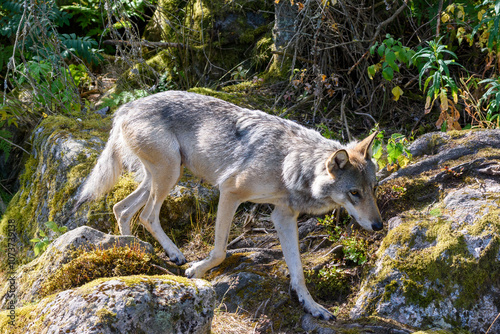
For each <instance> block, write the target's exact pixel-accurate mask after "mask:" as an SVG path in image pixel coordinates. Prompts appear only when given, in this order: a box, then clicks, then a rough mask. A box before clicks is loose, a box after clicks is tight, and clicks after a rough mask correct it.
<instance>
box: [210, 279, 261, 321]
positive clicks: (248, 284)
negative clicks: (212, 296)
mask: <svg viewBox="0 0 500 334" xmlns="http://www.w3.org/2000/svg"><path fill="white" fill-rule="evenodd" d="M263 281H264V278H263V277H262V276H260V275H258V274H254V273H250V272H239V273H235V274H231V275H223V276H219V277H217V278H216V279H215V280H213V281H212V284H213V287H214V289H215V293H216V294H217V299H218V300H220V301H221V303H222V304H223V305H224V306H223V307H222V309H223V310H224V311H227V312H236V311H237V309H238V307H239V306H241V305H246V304H248V302H249V300H250V299H251V298H252V295H254V294H257V293H259V292H261V291H262V287H261V283H262V282H263Z"/></svg>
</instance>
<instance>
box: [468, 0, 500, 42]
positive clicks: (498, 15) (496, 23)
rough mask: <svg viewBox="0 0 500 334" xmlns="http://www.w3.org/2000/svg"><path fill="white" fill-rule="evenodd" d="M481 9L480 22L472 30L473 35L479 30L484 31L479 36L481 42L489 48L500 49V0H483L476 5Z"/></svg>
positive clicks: (479, 13)
mask: <svg viewBox="0 0 500 334" xmlns="http://www.w3.org/2000/svg"><path fill="white" fill-rule="evenodd" d="M476 9H479V12H478V19H479V23H478V24H477V25H476V26H475V27H474V29H473V30H472V36H474V35H475V34H476V33H477V32H478V31H480V30H482V31H483V33H482V34H481V35H480V36H478V37H479V41H480V43H482V44H484V45H485V46H486V47H487V48H488V50H489V51H490V52H491V51H494V52H499V51H500V2H499V1H498V0H483V1H482V3H481V4H479V5H478V6H476Z"/></svg>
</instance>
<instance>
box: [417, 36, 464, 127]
mask: <svg viewBox="0 0 500 334" xmlns="http://www.w3.org/2000/svg"><path fill="white" fill-rule="evenodd" d="M441 40H442V38H440V39H439V40H437V41H429V42H427V44H428V46H427V47H424V48H422V49H421V50H420V51H418V52H417V53H415V55H414V56H413V58H412V60H413V62H414V63H415V64H417V66H418V68H419V75H418V80H419V84H420V88H421V89H422V91H423V92H424V93H427V97H426V101H425V112H426V113H429V112H430V110H431V107H432V105H433V104H434V102H435V101H436V99H437V98H439V101H440V108H441V115H440V117H439V119H438V121H437V122H436V125H437V126H438V127H440V126H441V125H443V126H444V128H445V129H446V130H452V129H456V130H460V129H461V127H460V125H459V124H458V119H459V118H460V113H459V112H458V110H457V109H456V108H455V107H454V104H456V103H457V102H458V87H457V84H456V83H455V80H454V79H453V77H452V76H451V74H450V69H449V67H450V66H451V65H458V66H462V65H460V64H458V63H456V62H455V60H456V59H457V55H456V54H455V53H454V52H452V51H450V50H448V49H447V46H446V45H443V44H441ZM446 55H449V56H451V57H452V59H448V60H446V59H445V56H446ZM424 77H427V78H426V79H425V82H424V85H423V88H422V78H424ZM449 94H450V95H451V96H452V99H453V100H450V99H449V98H448V95H449ZM449 111H450V112H449Z"/></svg>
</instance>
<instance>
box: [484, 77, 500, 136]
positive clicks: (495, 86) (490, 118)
mask: <svg viewBox="0 0 500 334" xmlns="http://www.w3.org/2000/svg"><path fill="white" fill-rule="evenodd" d="M480 84H486V88H488V90H487V91H486V93H484V95H483V96H482V97H481V99H480V100H479V102H480V103H484V102H486V103H487V106H486V122H487V123H489V124H490V125H493V127H497V128H498V127H500V78H495V79H486V80H483V81H481V82H480Z"/></svg>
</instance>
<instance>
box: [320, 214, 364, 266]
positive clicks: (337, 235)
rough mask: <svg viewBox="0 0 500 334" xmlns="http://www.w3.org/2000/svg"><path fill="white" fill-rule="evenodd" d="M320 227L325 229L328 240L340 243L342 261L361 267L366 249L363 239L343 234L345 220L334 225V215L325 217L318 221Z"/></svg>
mask: <svg viewBox="0 0 500 334" xmlns="http://www.w3.org/2000/svg"><path fill="white" fill-rule="evenodd" d="M318 222H319V224H320V225H323V226H324V227H325V228H326V232H327V233H328V235H329V237H328V239H329V240H330V241H332V242H334V243H337V242H340V243H341V244H342V245H343V246H344V247H343V252H344V260H348V261H352V262H354V263H356V264H357V265H362V264H364V263H366V261H367V247H366V241H365V240H364V239H360V238H356V237H354V236H353V237H348V236H347V234H346V232H345V225H347V220H346V221H344V222H342V223H341V224H340V225H337V224H336V219H335V217H334V215H326V216H325V218H323V219H318Z"/></svg>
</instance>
